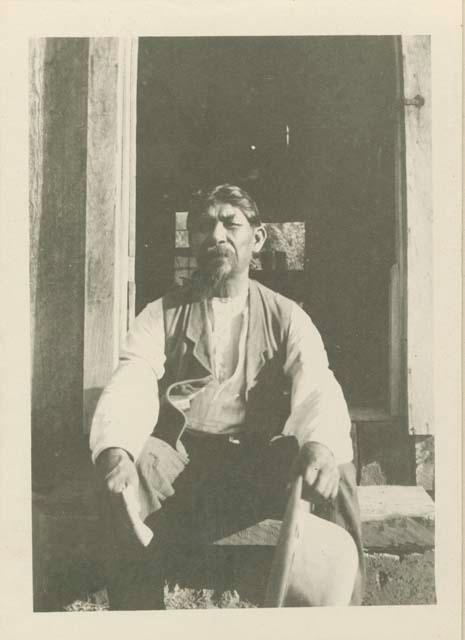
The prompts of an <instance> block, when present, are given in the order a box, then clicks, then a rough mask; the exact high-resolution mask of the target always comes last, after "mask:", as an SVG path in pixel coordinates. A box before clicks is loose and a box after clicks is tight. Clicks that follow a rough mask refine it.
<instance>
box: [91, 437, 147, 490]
mask: <svg viewBox="0 0 465 640" xmlns="http://www.w3.org/2000/svg"><path fill="white" fill-rule="evenodd" d="M97 469H98V470H99V472H100V474H101V477H102V479H103V481H104V483H105V487H106V489H107V490H108V491H109V492H110V493H112V494H118V493H122V492H123V491H124V489H125V488H126V487H128V486H131V485H132V486H133V487H134V488H136V487H137V484H138V481H139V479H138V475H137V469H136V465H135V464H134V462H133V461H132V460H131V458H130V456H129V454H128V452H127V451H125V450H124V449H119V448H117V447H111V448H109V449H105V450H104V451H102V453H101V454H100V455H99V457H98V458H97Z"/></svg>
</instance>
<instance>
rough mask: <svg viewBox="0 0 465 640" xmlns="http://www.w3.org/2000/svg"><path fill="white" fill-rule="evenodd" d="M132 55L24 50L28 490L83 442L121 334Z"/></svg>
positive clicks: (76, 48) (104, 49) (75, 42)
mask: <svg viewBox="0 0 465 640" xmlns="http://www.w3.org/2000/svg"><path fill="white" fill-rule="evenodd" d="M133 53H134V48H133V41H132V40H131V39H122V38H91V39H87V38H75V39H73V38H66V39H64V38H63V39H60V38H48V39H38V40H33V41H31V47H30V239H31V252H30V272H31V326H32V335H31V351H32V353H31V357H32V372H33V373H32V447H33V456H32V459H33V482H34V485H35V486H36V487H39V488H40V487H47V486H49V485H51V484H53V482H54V477H55V471H56V468H57V464H58V462H59V461H60V459H62V458H63V456H64V455H65V454H66V453H67V452H69V451H72V450H73V447H75V446H76V445H78V444H80V443H81V442H82V441H83V439H84V440H85V438H83V434H85V433H86V432H87V431H88V430H89V424H90V421H91V418H92V414H93V411H94V408H95V405H96V402H97V399H98V397H99V394H100V392H101V389H102V388H103V386H104V385H105V384H106V383H107V381H108V379H109V377H110V375H111V372H112V370H113V368H114V366H115V364H116V362H117V358H118V352H119V346H120V340H121V335H122V334H124V333H125V331H126V328H127V282H128V279H129V260H128V253H129V250H128V249H129V244H130V243H129V237H130V236H129V220H130V216H129V211H130V210H131V206H132V205H131V202H132V200H131V193H132V190H131V186H130V185H131V175H132V174H131V166H132V163H131V162H130V160H129V159H130V157H131V153H130V152H129V151H128V147H127V145H128V144H130V142H131V139H132V138H131V135H130V132H131V127H132V128H133V129H134V132H135V122H131V121H130V116H131V113H132V110H131V100H130V96H129V93H128V87H129V86H130V78H131V74H130V73H129V68H131V64H132V63H133V58H134V56H133ZM132 177H133V176H132ZM132 210H133V207H132Z"/></svg>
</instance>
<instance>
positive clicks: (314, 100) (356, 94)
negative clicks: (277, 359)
mask: <svg viewBox="0 0 465 640" xmlns="http://www.w3.org/2000/svg"><path fill="white" fill-rule="evenodd" d="M399 73H400V72H399V68H398V60H397V58H396V47H395V38H393V37H388V36H386V37H384V36H383V37H380V36H376V37H371V36H370V37H368V36H364V37H355V36H351V37H339V36H338V37H326V36H325V37H227V38H226V37H223V38H216V37H215V38H211V37H205V38H203V37H201V38H197V37H196V38H140V39H139V61H138V88H137V185H136V210H137V226H136V296H137V297H136V311H137V312H139V311H140V310H141V309H142V308H143V307H144V306H145V304H147V303H148V302H150V301H152V300H154V299H156V298H157V297H159V296H161V295H163V293H164V292H165V291H167V290H168V289H169V288H170V287H171V286H172V284H173V281H174V278H175V257H176V249H177V247H176V218H177V216H176V213H178V214H179V213H181V212H184V211H186V209H187V203H188V201H189V196H190V194H191V193H192V192H193V191H194V190H196V189H198V188H200V187H203V186H206V185H215V184H219V183H222V182H232V183H238V184H239V185H240V186H242V187H244V188H245V189H246V190H247V191H248V192H249V193H250V194H251V195H252V196H253V197H254V198H255V200H256V201H257V204H258V207H259V209H260V211H261V214H262V216H263V218H264V219H265V220H266V221H267V222H269V223H284V222H292V223H297V222H298V223H302V224H303V226H301V227H300V228H305V251H304V259H303V265H302V268H299V269H297V270H288V269H279V268H276V267H275V268H273V269H272V270H267V269H264V270H261V271H257V272H255V273H254V277H256V278H257V279H259V280H261V281H262V282H264V283H265V284H267V285H268V286H270V287H271V288H274V289H276V290H279V291H280V292H282V293H283V294H285V295H287V296H288V297H290V298H293V299H295V300H296V301H298V302H299V303H300V304H301V305H302V306H303V307H304V309H305V310H306V311H307V312H308V313H309V315H310V316H311V318H312V320H313V321H314V323H315V324H316V326H317V327H318V329H319V331H320V333H321V334H322V337H323V341H324V343H325V346H326V350H327V352H328V357H329V361H330V366H331V368H332V369H333V371H334V372H335V375H336V377H337V378H338V380H339V382H340V383H341V386H342V388H343V390H344V394H345V396H346V398H347V401H348V404H349V406H350V408H351V412H352V414H353V416H358V415H361V416H365V420H368V421H370V420H372V419H375V418H373V416H382V418H383V419H385V420H390V419H391V418H394V416H393V411H392V402H391V400H392V388H393V381H392V350H393V344H392V341H393V339H395V340H398V341H400V342H402V343H403V336H402V332H401V331H400V333H399V332H398V333H397V334H396V335H395V336H394V338H393V333H392V325H393V321H394V324H395V325H396V326H397V327H402V326H403V323H404V319H403V317H394V318H393V313H394V316H396V315H397V316H399V314H401V313H403V310H402V309H401V306H400V305H397V306H396V305H395V304H394V305H393V299H392V295H393V286H392V273H393V266H394V265H396V263H397V262H398V256H399V254H401V253H403V252H404V247H403V246H400V245H399V243H400V239H399V233H398V227H399V215H400V212H399V202H398V195H397V194H398V192H399V185H398V181H399V172H398V166H399V157H398V156H399V153H400V150H399V144H398V131H399V108H398V85H399ZM178 218H179V216H178ZM181 254H182V252H181ZM402 357H403V356H402ZM403 384H404V382H403V375H402V373H401V368H400V369H399V372H398V373H397V379H396V380H395V381H394V385H397V387H399V386H402V385H403ZM397 395H398V397H399V398H402V397H405V393H399V389H397ZM394 413H395V414H396V415H395V418H396V420H397V418H399V416H403V415H405V411H404V407H403V406H399V407H398V408H397V410H396V411H395V412H394ZM354 419H356V418H354ZM404 427H405V425H404ZM404 427H402V428H403V429H404ZM405 430H406V427H405Z"/></svg>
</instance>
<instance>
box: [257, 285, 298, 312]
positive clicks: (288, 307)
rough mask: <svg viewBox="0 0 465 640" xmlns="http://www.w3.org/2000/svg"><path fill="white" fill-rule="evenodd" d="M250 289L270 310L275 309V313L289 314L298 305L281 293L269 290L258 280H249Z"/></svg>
mask: <svg viewBox="0 0 465 640" xmlns="http://www.w3.org/2000/svg"><path fill="white" fill-rule="evenodd" d="M250 288H251V290H255V291H256V293H257V294H258V296H260V298H261V299H262V300H263V301H264V302H266V303H267V304H268V305H271V306H272V308H275V309H276V310H277V311H280V312H283V313H286V314H290V313H291V312H292V310H293V309H294V308H295V307H298V304H297V303H296V302H295V301H294V300H291V298H287V297H286V296H284V295H283V294H282V293H278V291H274V290H273V289H270V288H269V287H267V286H265V285H264V284H262V283H261V282H258V280H250Z"/></svg>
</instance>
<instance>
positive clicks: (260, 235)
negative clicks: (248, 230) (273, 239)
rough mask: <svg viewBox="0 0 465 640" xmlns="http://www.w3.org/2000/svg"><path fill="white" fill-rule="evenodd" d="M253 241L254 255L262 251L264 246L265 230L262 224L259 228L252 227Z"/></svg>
mask: <svg viewBox="0 0 465 640" xmlns="http://www.w3.org/2000/svg"><path fill="white" fill-rule="evenodd" d="M253 241H254V246H253V251H254V253H258V252H259V251H261V250H262V248H263V245H264V244H265V241H266V229H265V227H264V226H263V225H262V224H261V225H260V226H259V227H254V231H253Z"/></svg>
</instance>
